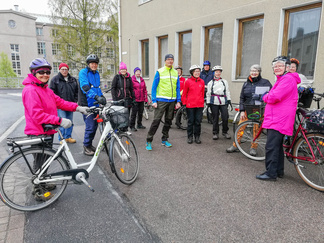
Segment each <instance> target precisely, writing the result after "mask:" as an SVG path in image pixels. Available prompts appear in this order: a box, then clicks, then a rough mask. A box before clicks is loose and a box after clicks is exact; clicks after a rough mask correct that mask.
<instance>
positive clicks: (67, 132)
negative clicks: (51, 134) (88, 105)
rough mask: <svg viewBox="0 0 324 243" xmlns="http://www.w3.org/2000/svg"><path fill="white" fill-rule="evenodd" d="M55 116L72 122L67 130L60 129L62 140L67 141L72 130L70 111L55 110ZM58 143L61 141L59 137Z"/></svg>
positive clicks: (71, 114)
mask: <svg viewBox="0 0 324 243" xmlns="http://www.w3.org/2000/svg"><path fill="white" fill-rule="evenodd" d="M57 114H58V116H59V117H62V118H66V119H69V120H71V121H72V126H71V127H69V128H63V127H60V131H61V133H62V136H63V139H67V138H70V137H71V134H72V130H73V112H72V111H63V110H57ZM58 139H59V141H61V140H62V138H61V137H60V135H58Z"/></svg>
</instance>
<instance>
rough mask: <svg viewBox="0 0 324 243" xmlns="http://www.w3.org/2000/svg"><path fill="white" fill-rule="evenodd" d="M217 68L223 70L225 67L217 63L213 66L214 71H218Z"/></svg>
mask: <svg viewBox="0 0 324 243" xmlns="http://www.w3.org/2000/svg"><path fill="white" fill-rule="evenodd" d="M216 70H221V71H223V68H222V66H219V65H216V66H214V67H213V69H212V71H213V72H214V71H216Z"/></svg>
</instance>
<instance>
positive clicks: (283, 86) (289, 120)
mask: <svg viewBox="0 0 324 243" xmlns="http://www.w3.org/2000/svg"><path fill="white" fill-rule="evenodd" d="M299 83H300V78H299V75H298V73H287V74H285V75H283V76H277V81H276V83H275V84H274V86H273V87H272V89H271V90H270V91H269V93H268V94H266V95H265V96H264V97H263V101H264V102H265V103H267V104H266V107H265V112H264V121H263V124H262V127H263V128H267V129H274V130H277V131H278V132H280V133H281V134H284V135H288V136H291V135H292V134H293V128H294V122H295V115H296V110H297V103H298V91H297V84H299Z"/></svg>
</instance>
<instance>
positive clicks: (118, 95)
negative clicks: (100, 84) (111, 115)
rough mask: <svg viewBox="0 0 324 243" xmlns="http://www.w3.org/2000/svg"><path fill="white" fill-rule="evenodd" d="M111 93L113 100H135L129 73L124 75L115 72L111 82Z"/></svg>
mask: <svg viewBox="0 0 324 243" xmlns="http://www.w3.org/2000/svg"><path fill="white" fill-rule="evenodd" d="M111 95H112V98H113V100H114V101H117V100H121V99H124V98H129V99H132V100H135V94H134V89H133V81H132V78H131V77H130V75H129V73H126V76H122V75H121V74H117V75H116V76H115V77H114V79H113V81H112V84H111Z"/></svg>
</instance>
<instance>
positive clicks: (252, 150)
mask: <svg viewBox="0 0 324 243" xmlns="http://www.w3.org/2000/svg"><path fill="white" fill-rule="evenodd" d="M250 155H252V156H256V155H257V151H256V149H255V148H250Z"/></svg>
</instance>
